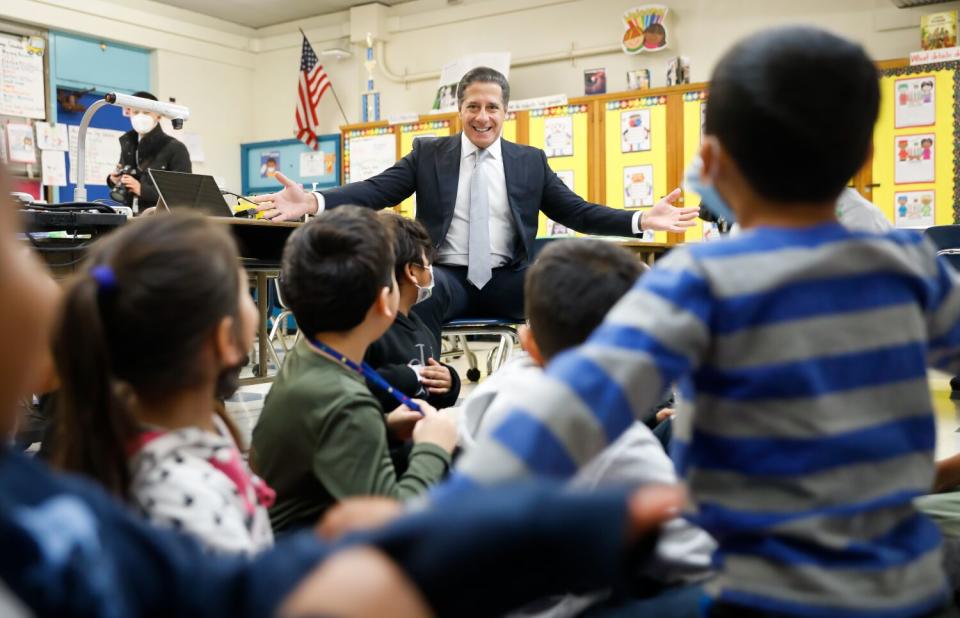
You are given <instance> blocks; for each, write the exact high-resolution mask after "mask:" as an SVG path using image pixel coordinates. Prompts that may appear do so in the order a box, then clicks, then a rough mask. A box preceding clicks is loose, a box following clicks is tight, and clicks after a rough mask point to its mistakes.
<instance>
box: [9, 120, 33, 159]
mask: <svg viewBox="0 0 960 618" xmlns="http://www.w3.org/2000/svg"><path fill="white" fill-rule="evenodd" d="M7 144H9V146H10V161H11V162H13V163H36V162H37V151H36V149H35V148H34V141H33V127H31V126H30V125H28V124H14V123H12V122H11V123H9V124H8V125H7Z"/></svg>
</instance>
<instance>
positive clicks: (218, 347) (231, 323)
mask: <svg viewBox="0 0 960 618" xmlns="http://www.w3.org/2000/svg"><path fill="white" fill-rule="evenodd" d="M213 346H214V352H216V355H217V358H218V359H220V363H221V364H222V365H223V366H224V367H232V366H234V365H237V364H239V363H240V362H242V361H243V357H244V353H243V351H242V350H241V349H240V342H239V341H237V324H236V320H235V319H234V318H233V317H232V316H224V317H223V319H221V320H220V323H219V324H217V330H216V333H215V335H214V340H213Z"/></svg>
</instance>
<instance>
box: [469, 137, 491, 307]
mask: <svg viewBox="0 0 960 618" xmlns="http://www.w3.org/2000/svg"><path fill="white" fill-rule="evenodd" d="M489 155H490V153H489V152H487V151H486V150H477V151H476V153H475V157H476V160H475V162H474V166H473V176H472V177H471V178H470V231H469V234H468V239H467V281H469V282H470V283H472V284H473V285H475V286H476V287H477V289H478V290H482V289H483V286H485V285H487V282H488V281H490V278H491V277H492V276H493V269H492V268H490V207H489V204H488V203H487V177H486V175H485V174H484V171H483V161H484V159H485V158H486V157H488V156H489Z"/></svg>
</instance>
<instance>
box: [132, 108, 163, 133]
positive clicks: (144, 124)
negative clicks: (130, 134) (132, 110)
mask: <svg viewBox="0 0 960 618" xmlns="http://www.w3.org/2000/svg"><path fill="white" fill-rule="evenodd" d="M130 125H131V126H132V127H133V130H134V131H136V132H137V133H139V134H140V135H146V134H147V133H149V132H150V131H153V127H155V126H157V119H156V118H154V117H153V116H151V115H150V114H142V113H136V114H134V115H133V116H132V117H131V118H130Z"/></svg>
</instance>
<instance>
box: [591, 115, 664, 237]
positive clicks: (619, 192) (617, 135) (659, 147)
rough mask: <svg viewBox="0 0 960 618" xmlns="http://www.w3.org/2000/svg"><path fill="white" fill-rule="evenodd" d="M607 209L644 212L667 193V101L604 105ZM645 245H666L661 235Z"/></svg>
mask: <svg viewBox="0 0 960 618" xmlns="http://www.w3.org/2000/svg"><path fill="white" fill-rule="evenodd" d="M604 126H605V133H604V138H605V140H604V149H605V152H604V154H605V156H604V162H605V188H606V205H607V206H610V207H611V208H628V209H631V210H634V209H637V210H645V209H646V208H648V207H650V206H653V205H654V204H655V203H656V202H657V201H659V200H660V198H662V197H663V196H664V195H666V194H667V193H668V192H669V189H668V187H667V182H668V169H667V141H668V140H667V98H666V97H665V96H650V97H632V98H624V99H619V100H612V101H607V102H606V104H605V105H604ZM643 240H646V241H651V242H667V235H666V233H665V232H654V233H651V232H647V233H646V234H645V236H644V238H643Z"/></svg>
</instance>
